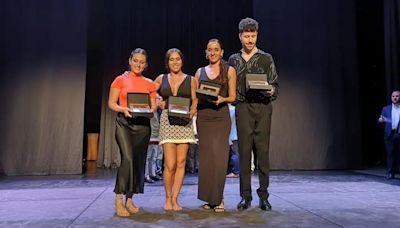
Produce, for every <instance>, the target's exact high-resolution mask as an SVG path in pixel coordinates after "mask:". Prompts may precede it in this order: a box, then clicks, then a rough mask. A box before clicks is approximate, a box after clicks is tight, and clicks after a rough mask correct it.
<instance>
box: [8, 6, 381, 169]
mask: <svg viewBox="0 0 400 228" xmlns="http://www.w3.org/2000/svg"><path fill="white" fill-rule="evenodd" d="M362 2H363V1H358V0H351V1H348V0H335V1H318V0H304V1H295V0H282V1H271V0H264V1H263V0H254V1H247V0H235V1H230V0H221V1H211V0H207V1H183V0H171V1H131V0H120V1H106V0H97V1H96V0H89V1H87V2H86V1H68V2H64V1H55V0H53V1H51V0H46V1H40V3H38V2H36V1H35V2H34V1H5V2H2V3H1V7H0V8H1V17H2V18H1V19H2V20H1V22H0V23H2V24H1V25H2V27H1V29H2V30H3V32H2V34H6V35H5V36H4V35H3V36H2V37H1V46H0V47H1V58H2V59H1V60H2V61H1V64H2V65H1V75H2V78H4V79H3V81H5V83H2V84H1V91H2V95H3V96H2V97H7V99H3V100H2V102H3V103H2V104H3V106H2V107H6V109H7V111H6V112H5V111H3V112H2V114H1V119H0V126H1V129H2V131H3V132H6V134H5V135H6V136H5V137H2V138H1V142H0V145H1V146H0V148H1V162H0V165H1V166H2V168H3V169H4V171H5V172H6V174H26V173H35V174H36V173H38V174H41V173H50V174H51V173H76V172H80V166H81V156H82V150H83V149H82V148H83V146H82V139H83V135H82V133H83V131H84V133H87V132H100V133H101V137H100V149H101V150H100V159H99V163H98V164H99V165H101V166H106V167H109V166H112V165H113V164H115V163H116V162H117V161H116V160H117V159H116V158H115V157H117V156H116V154H117V151H116V149H115V145H114V144H113V141H114V135H113V129H114V117H113V116H112V115H113V114H112V113H111V112H110V111H109V110H108V109H107V103H106V100H107V96H108V90H109V86H110V83H111V81H112V79H113V78H114V77H115V76H116V75H118V74H120V73H122V72H123V71H124V70H126V69H127V59H128V56H129V53H130V51H131V50H132V49H134V48H136V47H143V48H145V49H146V50H147V51H148V53H149V68H148V69H147V71H146V72H145V73H146V75H148V76H149V77H150V78H155V77H156V76H157V75H158V74H160V73H163V72H164V71H165V70H164V53H165V51H166V50H167V49H168V48H171V47H178V48H180V49H181V50H182V51H183V53H184V54H185V67H184V69H185V72H186V73H188V74H194V72H195V70H196V69H197V68H198V67H200V66H204V65H205V64H206V63H207V61H206V60H205V58H204V49H205V45H206V43H207V41H208V40H209V39H210V38H214V37H216V38H219V39H220V40H221V41H222V42H223V43H224V44H225V58H228V56H229V55H230V54H231V53H233V52H235V51H237V50H238V49H239V48H240V43H239V40H238V36H237V35H238V34H237V24H238V22H239V20H240V19H241V18H243V17H246V16H250V17H254V18H255V19H257V20H258V21H259V22H260V26H261V30H260V38H259V45H258V46H259V47H260V48H261V49H263V50H265V51H267V52H270V53H272V54H273V56H274V59H275V62H276V65H277V69H278V72H279V74H280V79H281V95H280V97H279V100H277V102H276V103H275V105H274V114H273V121H274V122H273V126H272V138H271V140H272V144H271V167H272V168H273V169H342V168H343V169H344V168H359V167H361V166H362V162H363V159H364V158H363V157H365V153H366V152H365V151H364V149H365V148H368V147H365V146H363V145H364V144H365V142H368V139H374V140H376V139H375V138H374V137H371V138H365V137H364V136H365V135H362V134H361V129H363V125H364V121H368V122H370V121H374V122H375V121H376V119H375V113H372V114H370V116H371V118H368V119H362V118H361V117H362V116H363V114H364V112H365V105H371V104H369V103H368V102H366V101H364V97H365V90H366V88H369V87H368V85H367V83H360V82H361V81H364V77H368V78H372V77H373V76H376V75H372V74H366V75H367V76H366V75H364V74H363V75H360V72H365V71H368V70H367V69H369V67H370V65H369V64H371V63H370V61H369V59H367V58H366V57H365V58H361V57H360V53H365V52H362V51H366V50H367V49H369V48H371V47H370V46H368V45H367V44H366V38H360V37H359V36H360V34H361V35H363V36H364V37H365V36H368V34H365V33H366V31H367V29H366V27H368V26H366V24H365V23H366V22H365V21H368V20H366V18H367V17H363V15H364V14H363V13H365V11H361V12H360V11H359V10H360V5H361V6H365V5H367V6H368V7H367V11H369V10H372V11H373V10H376V11H378V10H381V9H382V7H381V8H379V7H376V8H374V6H381V5H382V4H383V3H379V2H381V1H377V0H376V1H373V0H369V1H367V3H365V4H364V3H362ZM371 2H372V3H373V4H371ZM368 4H369V5H368ZM379 4H380V5H379ZM3 6H4V7H3ZM361 9H362V7H361ZM16 12H17V13H16ZM367 14H368V13H367ZM21 15H22V17H21ZM360 15H361V16H360ZM374 16H376V18H378V14H374ZM364 19H365V20H364ZM370 20H371V19H370ZM363 23H364V27H362V26H361V28H360V24H361V25H362V24H363ZM3 24H4V26H3ZM379 28H380V27H379V26H376V27H368V29H370V32H371V33H374V34H375V33H378V32H379ZM86 34H87V35H86ZM374 37H375V41H379V34H375V36H374ZM86 41H87V46H86V44H85V42H86ZM371 46H373V47H376V45H375V44H371ZM86 47H87V50H86ZM380 47H381V46H379V44H378V48H375V49H374V51H376V53H378V54H379V53H380ZM86 51H87V52H86ZM3 53H4V54H3ZM86 57H87V59H86ZM380 57H381V56H379V55H378V56H377V58H380ZM86 60H87V64H86ZM378 62H379V61H378ZM361 64H365V65H361ZM86 68H87V71H86ZM360 69H364V70H365V71H362V70H360ZM380 69H381V68H379V65H378V68H377V70H376V74H380V73H382V78H377V79H376V81H377V83H378V85H380V84H384V82H383V81H385V78H384V76H383V70H380ZM85 72H86V74H87V75H86V85H85V75H84V74H85ZM382 82H383V83H382ZM379 83H380V84H379ZM377 93H378V94H380V96H381V97H382V99H380V100H379V99H377V100H376V101H375V103H374V104H372V105H373V106H374V107H375V106H380V105H382V104H384V103H386V102H387V99H386V95H385V94H384V93H385V91H384V90H382V91H378V92H377ZM84 94H85V98H84ZM371 96H372V95H371ZM367 97H368V96H367ZM84 99H85V100H84ZM382 100H384V101H382ZM84 102H85V125H84V126H83V104H84ZM376 103H379V105H377V104H376ZM38 107H39V108H38ZM375 109H376V108H375ZM375 109H373V110H375ZM26 110H29V111H30V112H29V115H27V114H26ZM372 112H374V111H372ZM376 114H377V115H379V113H376ZM372 116H373V117H374V118H372ZM379 140H380V139H379ZM37 164H40V165H37ZM0 168H1V167H0ZM69 168H71V169H69Z"/></svg>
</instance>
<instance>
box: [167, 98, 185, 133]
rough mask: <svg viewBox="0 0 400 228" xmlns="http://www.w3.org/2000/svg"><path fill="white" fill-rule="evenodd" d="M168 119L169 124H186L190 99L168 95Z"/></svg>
mask: <svg viewBox="0 0 400 228" xmlns="http://www.w3.org/2000/svg"><path fill="white" fill-rule="evenodd" d="M168 121H169V124H171V125H180V126H186V125H187V124H188V123H189V122H190V99H189V98H184V97H175V96H170V97H168Z"/></svg>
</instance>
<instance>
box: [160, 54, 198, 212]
mask: <svg viewBox="0 0 400 228" xmlns="http://www.w3.org/2000/svg"><path fill="white" fill-rule="evenodd" d="M165 66H166V68H167V70H168V71H169V73H168V74H162V75H160V76H158V77H157V78H156V80H155V84H156V87H157V88H159V89H158V92H159V94H160V95H161V96H162V98H163V102H161V104H162V105H161V106H162V107H161V108H162V109H163V111H162V113H161V117H160V136H159V137H160V144H161V145H162V146H163V151H164V178H163V179H164V187H165V205H164V209H165V210H174V211H180V210H182V207H181V206H180V205H179V203H178V196H179V192H180V190H181V187H182V183H183V178H184V176H185V164H186V155H187V152H188V149H189V144H193V143H196V140H195V137H194V131H193V127H192V122H191V121H190V122H189V123H187V124H186V125H185V126H180V125H174V124H171V123H170V122H169V120H168V107H167V105H166V103H168V98H169V97H171V96H178V97H184V98H189V99H191V109H190V117H193V115H194V114H195V113H196V112H197V109H196V107H197V99H196V87H197V84H196V81H195V79H194V78H193V77H192V76H190V75H187V74H185V73H183V72H182V66H183V54H182V52H181V51H180V50H179V49H177V48H171V49H169V50H168V51H167V53H166V55H165Z"/></svg>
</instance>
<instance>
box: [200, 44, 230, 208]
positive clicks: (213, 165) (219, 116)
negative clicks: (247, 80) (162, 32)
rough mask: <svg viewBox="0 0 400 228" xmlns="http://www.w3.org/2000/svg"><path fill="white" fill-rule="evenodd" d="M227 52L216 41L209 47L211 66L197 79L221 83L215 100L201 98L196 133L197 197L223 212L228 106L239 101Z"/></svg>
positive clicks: (228, 120) (205, 205)
mask: <svg viewBox="0 0 400 228" xmlns="http://www.w3.org/2000/svg"><path fill="white" fill-rule="evenodd" d="M223 53H224V50H223V48H222V44H221V42H220V41H219V40H217V39H211V40H210V41H209V42H208V44H207V49H206V58H207V59H208V60H209V64H208V65H207V66H205V67H202V68H199V69H198V70H197V72H196V75H195V77H196V78H197V80H198V81H199V84H201V82H202V81H211V82H214V83H219V84H220V85H221V89H220V92H219V96H218V99H217V100H216V101H209V100H204V99H199V104H198V107H197V109H198V113H197V131H198V137H199V166H200V167H199V185H198V198H199V199H200V200H203V201H205V202H207V203H206V204H204V205H203V208H204V209H213V210H214V211H215V212H223V211H224V210H225V208H224V201H223V193H224V186H225V179H226V170H227V166H228V158H229V133H230V128H231V120H230V115H229V108H228V103H231V102H234V101H235V99H236V71H235V69H234V68H232V67H230V66H229V65H228V64H227V63H226V62H225V61H224V60H223V59H222V57H223Z"/></svg>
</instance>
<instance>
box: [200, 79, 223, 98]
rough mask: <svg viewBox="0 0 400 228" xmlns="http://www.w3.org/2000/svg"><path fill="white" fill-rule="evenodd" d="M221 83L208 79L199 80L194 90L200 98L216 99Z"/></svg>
mask: <svg viewBox="0 0 400 228" xmlns="http://www.w3.org/2000/svg"><path fill="white" fill-rule="evenodd" d="M220 89H221V85H220V84H218V83H214V82H209V81H200V85H199V88H198V89H197V90H196V94H197V96H198V97H199V98H200V99H205V100H213V101H216V100H217V99H218V95H219V91H220Z"/></svg>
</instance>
